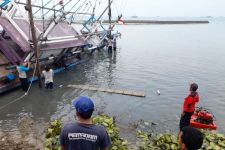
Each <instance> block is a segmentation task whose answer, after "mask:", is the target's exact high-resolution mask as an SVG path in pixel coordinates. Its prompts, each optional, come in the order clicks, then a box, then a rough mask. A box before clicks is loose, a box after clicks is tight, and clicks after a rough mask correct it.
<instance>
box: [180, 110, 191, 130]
mask: <svg viewBox="0 0 225 150" xmlns="http://www.w3.org/2000/svg"><path fill="white" fill-rule="evenodd" d="M193 113H194V112H184V115H183V116H181V118H180V131H181V129H182V128H183V127H186V126H189V125H190V120H191V116H192V115H193Z"/></svg>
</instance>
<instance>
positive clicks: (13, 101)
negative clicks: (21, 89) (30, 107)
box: [0, 60, 37, 111]
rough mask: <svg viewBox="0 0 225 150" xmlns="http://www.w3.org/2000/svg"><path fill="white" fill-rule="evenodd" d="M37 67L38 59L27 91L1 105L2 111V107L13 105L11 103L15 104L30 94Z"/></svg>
mask: <svg viewBox="0 0 225 150" xmlns="http://www.w3.org/2000/svg"><path fill="white" fill-rule="evenodd" d="M36 69H37V60H36V62H35V66H34V72H33V75H32V78H31V81H30V84H29V87H28V89H27V91H26V92H25V93H24V94H23V95H22V96H20V97H18V98H16V99H14V100H12V101H11V102H9V103H7V104H5V105H3V106H1V107H0V111H1V110H2V109H4V108H6V107H7V106H9V105H11V104H13V103H15V102H17V101H19V100H21V99H23V98H24V97H25V96H27V95H28V93H29V91H30V89H31V86H32V83H33V79H34V76H35V72H36Z"/></svg>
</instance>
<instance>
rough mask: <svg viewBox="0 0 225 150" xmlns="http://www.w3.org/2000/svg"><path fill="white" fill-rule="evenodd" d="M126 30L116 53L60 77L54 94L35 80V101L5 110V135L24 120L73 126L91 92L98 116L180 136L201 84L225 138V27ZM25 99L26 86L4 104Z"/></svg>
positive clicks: (2, 99) (0, 100)
mask: <svg viewBox="0 0 225 150" xmlns="http://www.w3.org/2000/svg"><path fill="white" fill-rule="evenodd" d="M118 30H119V31H121V32H122V38H121V39H120V40H119V41H118V46H119V49H118V51H117V52H116V54H114V55H111V56H110V55H108V54H107V52H106V51H102V52H96V53H95V54H94V55H93V56H91V57H86V58H87V59H88V60H87V61H86V63H83V64H81V65H79V66H76V67H75V68H73V69H70V70H69V71H66V72H63V73H60V74H58V75H56V76H55V79H54V80H55V84H56V88H55V89H54V90H53V91H50V92H49V91H45V90H39V89H38V87H37V83H35V84H34V86H33V87H32V89H31V92H30V95H29V96H28V97H26V98H24V99H22V100H21V101H18V102H16V103H14V104H12V105H10V106H8V107H7V108H6V109H4V110H1V113H0V128H1V130H17V122H18V118H19V117H21V116H23V115H28V116H32V117H33V118H34V120H35V121H36V122H37V126H38V127H40V128H42V127H43V124H44V123H46V122H49V121H50V120H52V119H56V118H62V119H63V121H64V122H67V121H72V120H73V114H74V109H73V108H72V107H71V105H70V104H71V100H72V99H74V98H76V97H77V96H79V95H86V96H89V97H91V98H92V99H93V100H94V102H95V106H96V109H97V111H98V112H104V113H107V114H110V115H112V116H116V117H117V121H118V122H119V123H120V124H121V126H128V125H130V124H133V123H136V122H138V121H140V120H144V121H148V122H155V123H157V125H156V126H154V127H153V130H159V131H165V130H171V131H174V132H176V131H177V130H178V124H179V116H180V113H181V111H182V103H183V101H184V98H185V97H186V96H187V94H188V89H189V83H190V82H196V83H198V84H199V93H200V96H201V99H200V103H199V106H203V107H206V108H209V109H210V110H211V111H212V112H213V113H214V115H215V116H216V119H217V124H218V129H219V131H220V132H223V133H225V119H224V118H225V22H223V21H213V22H211V23H210V24H192V25H125V26H119V27H118ZM68 84H84V85H85V84H89V85H96V86H100V87H106V88H116V89H131V90H138V91H139V90H140V91H145V92H146V94H147V97H146V98H137V97H131V96H123V95H116V94H108V93H101V92H90V91H83V90H77V89H72V88H65V86H66V85H68ZM59 85H64V86H63V88H58V86H59ZM157 90H159V91H160V92H161V95H157V93H156V92H157ZM22 94H23V93H22V92H21V90H20V89H18V90H16V91H13V92H10V93H7V94H4V95H1V96H0V105H1V106H2V105H4V104H6V103H8V102H10V101H12V100H13V99H15V98H17V97H18V96H20V95H22Z"/></svg>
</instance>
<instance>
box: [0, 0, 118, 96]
mask: <svg viewBox="0 0 225 150" xmlns="http://www.w3.org/2000/svg"><path fill="white" fill-rule="evenodd" d="M49 2H51V0H50V1H49ZM49 2H47V3H45V4H42V6H39V5H36V4H32V7H33V8H36V11H35V12H34V13H33V14H36V13H39V14H41V13H42V18H41V19H38V18H35V17H34V26H33V28H34V30H35V32H36V37H37V39H38V47H39V56H38V57H39V59H38V60H39V61H40V65H41V67H44V66H45V65H48V64H50V65H51V66H52V67H53V69H55V72H58V71H59V70H63V69H62V68H64V69H65V66H70V65H74V64H79V63H81V62H82V61H83V60H81V55H82V54H83V53H86V52H91V53H92V52H93V51H94V50H95V49H99V48H104V47H105V46H106V45H107V43H106V42H105V41H106V40H107V38H108V37H107V34H108V30H106V29H105V28H103V26H102V25H101V21H100V20H101V17H102V15H103V14H104V13H105V12H106V11H107V10H108V7H109V6H107V7H106V8H105V10H104V11H103V13H102V14H101V16H100V17H98V19H95V18H94V16H95V15H94V13H87V12H78V9H80V8H82V7H86V6H87V5H86V3H82V4H81V6H80V7H78V9H76V10H75V11H72V9H73V8H74V7H75V6H77V4H78V2H79V1H78V2H77V3H75V4H74V5H73V6H72V7H71V8H70V9H69V11H65V7H66V6H68V5H69V4H70V3H71V0H68V1H65V2H62V1H60V2H59V3H57V4H54V6H52V7H51V8H50V7H47V6H48V4H49ZM110 4H111V3H110ZM26 5H27V4H26V3H22V2H14V1H11V2H10V3H9V4H8V5H5V6H2V5H1V7H2V8H1V12H0V93H3V92H6V91H8V90H10V89H13V88H15V87H18V86H19V85H20V83H19V80H18V74H17V72H16V70H15V66H16V64H17V62H26V61H30V62H32V63H33V67H31V72H32V71H33V70H32V68H34V65H35V64H34V63H35V60H36V58H35V54H34V50H33V44H34V43H33V41H32V36H31V25H30V22H29V17H28V15H27V12H26V11H25V10H24V8H25V9H27V8H26ZM90 5H92V4H90ZM24 6H25V7H24ZM43 9H44V10H46V11H45V12H44V11H43ZM41 11H42V12H41ZM49 12H53V15H52V16H51V17H48V18H47V19H44V16H46V15H47V14H48V13H49ZM79 14H82V15H90V16H91V19H88V20H87V21H84V23H83V24H82V30H78V28H76V27H75V25H74V23H69V21H68V18H69V17H68V16H74V15H79ZM100 27H101V28H102V29H103V30H101V31H100V30H99V28H100ZM84 29H86V30H87V31H86V32H85V31H84ZM110 32H111V31H110ZM114 37H117V34H115V36H114ZM60 68H61V69H60ZM31 72H30V73H28V76H29V77H31V75H29V74H32V73H31ZM34 79H37V77H35V78H32V79H30V80H34Z"/></svg>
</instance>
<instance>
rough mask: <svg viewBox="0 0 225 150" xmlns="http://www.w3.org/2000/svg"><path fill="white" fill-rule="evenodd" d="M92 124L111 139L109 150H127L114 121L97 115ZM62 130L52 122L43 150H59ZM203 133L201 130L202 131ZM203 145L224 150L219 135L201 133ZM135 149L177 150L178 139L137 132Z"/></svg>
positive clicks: (224, 139) (224, 142)
mask: <svg viewBox="0 0 225 150" xmlns="http://www.w3.org/2000/svg"><path fill="white" fill-rule="evenodd" d="M92 121H93V123H95V124H99V125H103V126H105V127H106V130H107V132H108V134H109V136H110V139H111V146H110V150H128V141H127V140H124V139H122V138H121V137H120V129H119V128H118V127H117V126H116V124H115V122H114V119H113V118H111V117H109V116H108V115H97V116H94V117H93V118H92ZM61 128H62V122H61V121H60V120H55V121H53V122H52V123H51V124H50V126H49V128H48V129H47V133H46V140H45V148H44V150H59V149H60V143H59V135H60V131H61ZM202 131H203V130H202ZM203 133H204V143H203V146H202V149H201V150H222V149H225V136H224V135H222V134H219V133H217V134H216V133H212V132H210V131H205V130H204V131H203ZM136 145H137V146H136V147H137V149H139V150H179V145H178V138H177V136H175V135H173V134H171V133H164V134H158V135H156V136H151V134H150V133H147V132H144V131H141V130H138V131H137V143H136Z"/></svg>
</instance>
